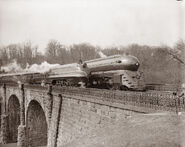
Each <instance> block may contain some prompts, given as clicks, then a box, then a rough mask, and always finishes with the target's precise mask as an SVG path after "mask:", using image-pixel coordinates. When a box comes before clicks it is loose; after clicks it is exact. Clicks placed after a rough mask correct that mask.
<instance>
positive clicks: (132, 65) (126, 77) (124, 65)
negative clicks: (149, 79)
mask: <svg viewBox="0 0 185 147" xmlns="http://www.w3.org/2000/svg"><path fill="white" fill-rule="evenodd" d="M139 66H140V62H139V60H138V59H137V58H136V57H135V56H131V55H113V56H108V57H103V58H98V59H94V60H88V61H84V62H82V61H80V62H79V63H71V64H65V65H59V66H57V67H55V68H51V69H49V70H48V71H47V72H45V73H42V72H39V71H38V72H20V73H6V74H0V82H1V83H3V82H14V83H25V84H41V85H42V86H45V85H48V84H51V85H55V86H72V87H73V86H74V87H84V88H101V89H114V90H144V87H145V86H144V82H143V75H142V74H141V72H139V70H138V69H139Z"/></svg>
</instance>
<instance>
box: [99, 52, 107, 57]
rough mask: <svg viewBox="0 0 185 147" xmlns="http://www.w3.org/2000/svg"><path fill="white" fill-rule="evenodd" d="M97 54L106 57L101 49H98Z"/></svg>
mask: <svg viewBox="0 0 185 147" xmlns="http://www.w3.org/2000/svg"><path fill="white" fill-rule="evenodd" d="M98 54H99V55H100V57H101V58H105V57H107V56H106V55H105V54H104V53H103V52H102V51H98Z"/></svg>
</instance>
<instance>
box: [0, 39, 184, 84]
mask: <svg viewBox="0 0 185 147" xmlns="http://www.w3.org/2000/svg"><path fill="white" fill-rule="evenodd" d="M100 51H101V52H102V53H103V54H105V55H106V56H110V55H115V54H130V55H134V56H136V57H137V58H138V59H139V61H140V64H141V66H140V71H142V72H143V73H144V76H145V81H146V82H147V83H173V84H174V83H180V82H183V80H184V78H183V75H184V73H185V72H184V71H185V70H184V69H185V58H184V55H185V43H184V42H183V41H182V40H180V41H178V42H177V43H176V45H175V46H174V47H169V46H164V45H161V46H148V45H138V44H131V45H128V46H112V47H106V48H102V47H100V46H93V45H91V44H89V43H81V44H73V45H70V46H66V45H64V44H62V43H60V42H59V41H57V40H50V41H49V42H48V44H47V46H46V48H45V53H44V54H42V53H40V52H39V51H38V47H37V46H33V45H32V44H31V43H30V42H26V43H22V44H10V45H7V46H2V47H0V64H1V66H6V65H7V64H9V63H11V62H13V61H16V62H17V63H18V64H20V65H21V67H22V68H25V67H26V66H27V65H32V64H40V63H42V62H43V61H47V62H48V63H50V64H55V63H58V64H67V63H73V62H79V60H82V61H86V60H90V59H95V58H100V57H101V55H100V54H99V52H100ZM184 82H185V80H184Z"/></svg>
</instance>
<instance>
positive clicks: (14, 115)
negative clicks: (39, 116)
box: [7, 95, 20, 143]
mask: <svg viewBox="0 0 185 147" xmlns="http://www.w3.org/2000/svg"><path fill="white" fill-rule="evenodd" d="M7 105H8V108H7V110H8V111H7V112H8V124H7V125H8V128H7V129H8V130H7V132H8V142H11V143H15V142H17V136H18V126H19V125H20V103H19V99H18V98H17V96H16V95H11V96H10V98H9V100H8V104H7Z"/></svg>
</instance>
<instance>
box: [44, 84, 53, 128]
mask: <svg viewBox="0 0 185 147" xmlns="http://www.w3.org/2000/svg"><path fill="white" fill-rule="evenodd" d="M52 105H53V94H52V86H51V85H50V86H49V87H48V93H47V99H46V109H47V110H48V119H49V122H50V121H51V115H52ZM49 124H50V123H49Z"/></svg>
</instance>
